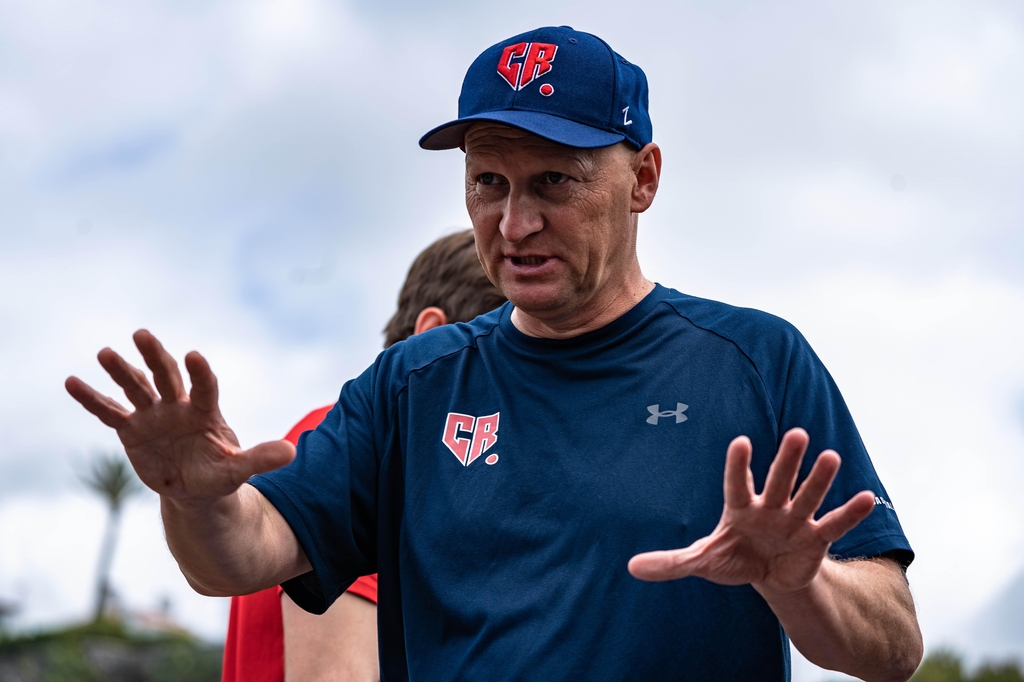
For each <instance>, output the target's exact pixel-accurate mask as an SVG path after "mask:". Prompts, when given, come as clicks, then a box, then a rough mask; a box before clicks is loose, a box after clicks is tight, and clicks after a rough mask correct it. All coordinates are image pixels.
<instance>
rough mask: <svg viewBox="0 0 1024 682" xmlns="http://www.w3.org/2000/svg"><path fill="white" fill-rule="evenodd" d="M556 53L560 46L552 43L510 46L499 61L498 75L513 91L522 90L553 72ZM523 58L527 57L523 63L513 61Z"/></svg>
mask: <svg viewBox="0 0 1024 682" xmlns="http://www.w3.org/2000/svg"><path fill="white" fill-rule="evenodd" d="M556 52H558V46H557V45H552V44H551V43H516V44H515V45H509V46H508V47H506V48H505V49H504V50H503V51H502V53H501V59H500V60H498V74H499V75H500V76H501V77H502V78H504V79H505V82H506V83H508V84H509V85H511V86H512V89H513V90H522V89H523V88H525V87H526V86H527V85H529V84H530V83H532V82H533V81H534V79H536V78H540V77H541V76H543V75H544V74H546V73H547V72H548V71H550V70H551V62H553V61H554V60H555V53H556ZM521 57H526V59H525V60H524V61H523V62H521V63H520V62H513V61H512V60H513V59H519V58H521ZM552 92H554V90H552ZM546 94H550V93H546Z"/></svg>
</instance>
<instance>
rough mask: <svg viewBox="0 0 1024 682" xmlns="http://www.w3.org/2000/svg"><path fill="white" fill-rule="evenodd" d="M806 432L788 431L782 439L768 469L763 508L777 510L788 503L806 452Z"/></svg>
mask: <svg viewBox="0 0 1024 682" xmlns="http://www.w3.org/2000/svg"><path fill="white" fill-rule="evenodd" d="M808 440H810V439H809V438H808V437H807V432H806V431H804V430H803V429H800V428H796V429H790V430H789V431H787V432H786V435H784V436H783V437H782V443H780V444H779V452H778V453H777V454H776V455H775V461H773V462H772V465H771V467H770V468H769V469H768V478H767V479H766V480H765V483H764V493H763V496H764V506H766V507H769V508H774V509H778V508H779V507H781V506H782V505H784V504H786V503H787V502H789V496H790V495H792V494H793V486H794V485H796V476H797V474H798V473H800V462H801V461H803V458H804V453H805V452H807V442H808Z"/></svg>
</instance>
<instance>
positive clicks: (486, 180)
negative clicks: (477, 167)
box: [476, 173, 498, 185]
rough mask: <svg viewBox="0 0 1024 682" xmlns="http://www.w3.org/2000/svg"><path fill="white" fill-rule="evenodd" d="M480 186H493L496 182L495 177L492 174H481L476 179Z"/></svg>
mask: <svg viewBox="0 0 1024 682" xmlns="http://www.w3.org/2000/svg"><path fill="white" fill-rule="evenodd" d="M476 180H477V182H479V183H480V184H481V185H493V184H494V183H496V182H497V181H498V178H497V176H495V175H494V173H481V174H480V176H479V177H478V178H477V179H476Z"/></svg>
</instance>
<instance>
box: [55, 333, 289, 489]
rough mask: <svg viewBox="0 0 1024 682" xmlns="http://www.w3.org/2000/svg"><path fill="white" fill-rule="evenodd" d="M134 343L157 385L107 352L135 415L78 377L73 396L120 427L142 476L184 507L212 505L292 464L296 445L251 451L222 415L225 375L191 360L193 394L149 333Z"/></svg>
mask: <svg viewBox="0 0 1024 682" xmlns="http://www.w3.org/2000/svg"><path fill="white" fill-rule="evenodd" d="M133 338H134V339H135V345H136V346H137V347H138V349H139V352H140V353H142V357H143V359H144V360H145V361H146V365H147V366H148V367H149V369H150V370H152V372H153V383H154V384H156V389H155V390H154V389H153V385H152V384H150V382H149V380H148V379H147V378H146V375H145V373H144V372H142V370H140V369H137V368H136V367H133V366H132V365H130V364H129V363H128V362H126V361H125V359H124V358H122V357H121V356H120V355H118V354H117V353H115V352H114V351H113V350H111V349H110V348H104V349H103V350H101V351H100V352H99V355H98V358H99V361H100V365H102V366H103V369H105V370H106V371H107V373H108V374H110V377H111V378H112V379H113V380H114V381H115V382H116V383H117V384H118V385H119V386H120V387H121V388H123V389H124V393H125V396H127V398H128V400H129V401H130V402H131V403H132V405H134V406H135V411H134V412H129V411H128V410H127V409H125V408H124V407H122V406H121V405H120V404H119V403H118V402H117V401H116V400H114V399H112V398H109V397H107V396H105V395H103V394H101V393H99V392H98V391H96V390H95V389H94V388H92V387H91V386H89V385H88V384H86V383H85V382H83V381H82V380H81V379H79V378H77V377H68V379H67V381H66V382H65V384H64V385H65V387H66V388H67V390H68V393H70V394H71V395H72V397H74V399H75V400H77V401H78V402H80V403H81V404H82V406H83V407H84V408H85V409H87V410H88V411H89V412H91V413H93V414H94V415H96V416H97V417H98V418H99V420H100V421H102V422H103V423H104V424H106V425H107V426H109V427H111V428H113V429H116V430H117V435H118V437H119V438H120V439H121V442H122V443H123V444H124V448H125V451H126V452H127V453H128V458H129V459H130V460H131V462H132V466H134V467H135V471H136V472H137V473H138V475H139V478H141V479H142V482H143V483H145V484H146V485H147V486H149V487H150V488H152V489H153V490H155V491H156V492H157V493H159V494H160V495H161V496H162V497H164V498H165V499H169V500H173V502H174V503H177V504H185V505H190V504H199V505H204V504H209V503H211V502H213V501H214V500H216V499H217V498H221V497H225V496H228V495H231V494H232V493H234V492H235V491H236V490H238V488H239V486H241V485H242V484H243V483H245V481H246V480H247V479H248V478H249V477H250V476H252V475H253V474H260V473H264V472H267V471H272V470H274V469H278V468H280V467H283V466H285V465H286V464H288V463H290V462H291V461H292V459H294V457H295V448H294V446H292V444H291V443H289V442H288V441H285V440H279V441H271V442H267V443H262V444H260V445H257V446H256V447H254V448H251V449H249V450H243V449H242V448H241V447H240V446H239V444H238V439H237V438H236V437H235V434H234V432H233V431H232V430H231V429H230V428H229V427H228V425H227V423H226V422H225V421H224V418H223V416H221V413H220V408H219V407H218V404H217V377H216V376H214V374H213V372H212V371H211V370H210V365H209V364H208V363H207V362H206V360H205V359H204V358H203V356H201V355H200V354H199V353H197V352H195V351H192V352H191V353H189V354H188V355H186V356H185V367H186V368H187V369H188V373H189V377H190V379H191V381H192V390H191V392H189V393H186V392H185V386H184V383H183V382H182V378H181V373H180V372H179V371H178V364H177V363H176V362H175V360H174V358H172V357H171V355H170V354H169V353H168V352H167V351H166V350H164V347H163V346H162V345H161V344H160V342H159V341H158V340H157V339H156V337H155V336H153V335H152V334H150V333H149V332H148V331H146V330H144V329H140V330H139V331H137V332H135V334H134V336H133Z"/></svg>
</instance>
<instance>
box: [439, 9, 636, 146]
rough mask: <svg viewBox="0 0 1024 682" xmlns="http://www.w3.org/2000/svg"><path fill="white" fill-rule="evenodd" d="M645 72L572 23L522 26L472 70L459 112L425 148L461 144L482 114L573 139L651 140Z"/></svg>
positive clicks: (573, 142)
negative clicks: (521, 30) (531, 28)
mask: <svg viewBox="0 0 1024 682" xmlns="http://www.w3.org/2000/svg"><path fill="white" fill-rule="evenodd" d="M647 106H648V105H647V76H645V75H644V72H643V70H641V69H640V67H639V66H637V65H635V64H631V63H630V62H628V61H626V60H625V59H623V58H622V56H621V55H619V54H618V53H617V52H615V51H614V50H612V48H611V47H609V46H608V43H606V42H604V41H603V40H601V39H600V38H598V37H597V36H594V35H591V34H589V33H583V32H581V31H574V30H573V29H572V28H570V27H568V26H549V27H545V28H538V29H536V30H534V31H529V32H527V33H521V34H519V35H517V36H514V37H512V38H509V39H508V40H503V41H502V42H500V43H498V44H497V45H493V46H491V47H489V48H487V49H486V50H484V52H483V54H481V55H480V56H479V57H477V58H476V60H475V61H474V62H473V63H472V65H470V67H469V71H467V72H466V79H465V80H464V81H463V82H462V93H461V94H460V95H459V117H458V118H457V119H456V120H454V121H449V122H448V123H445V124H444V125H440V126H438V127H436V128H434V129H433V130H431V131H430V132H429V133H427V134H426V135H424V136H423V137H422V138H421V139H420V146H421V147H423V148H424V149H455V148H456V147H461V146H462V139H463V136H464V135H465V133H466V130H467V129H468V128H469V127H470V126H471V125H473V124H474V123H476V122H478V121H492V122H494V123H504V124H505V125H510V126H513V127H516V128H521V129H522V130H525V131H527V132H530V133H533V134H534V135H537V136H539V137H543V138H545V139H548V140H551V141H553V142H557V143H559V144H564V145H567V146H570V147H580V148H587V149H590V148H595V147H607V146H609V145H613V144H616V143H618V142H621V141H623V140H626V141H627V142H629V143H630V144H632V145H633V146H634V147H636V148H637V149H640V148H642V147H643V146H644V145H646V144H647V143H649V142H650V141H651V136H652V130H651V117H650V115H648V113H647Z"/></svg>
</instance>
